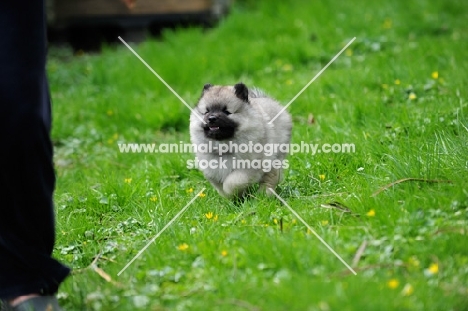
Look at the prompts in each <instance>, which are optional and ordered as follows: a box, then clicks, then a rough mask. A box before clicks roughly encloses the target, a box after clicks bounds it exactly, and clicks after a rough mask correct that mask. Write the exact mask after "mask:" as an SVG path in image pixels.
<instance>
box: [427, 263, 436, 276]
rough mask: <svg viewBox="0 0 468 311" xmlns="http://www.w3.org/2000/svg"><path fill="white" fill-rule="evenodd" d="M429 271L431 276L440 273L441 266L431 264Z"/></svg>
mask: <svg viewBox="0 0 468 311" xmlns="http://www.w3.org/2000/svg"><path fill="white" fill-rule="evenodd" d="M427 271H428V272H430V273H431V274H437V273H439V264H438V263H431V265H430V266H429V268H428V269H427Z"/></svg>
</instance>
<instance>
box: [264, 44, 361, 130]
mask: <svg viewBox="0 0 468 311" xmlns="http://www.w3.org/2000/svg"><path fill="white" fill-rule="evenodd" d="M354 40H356V37H354V38H352V39H351V41H349V42H348V44H346V45H345V47H344V48H342V49H341V51H339V52H338V54H336V55H335V57H333V58H332V59H331V61H329V62H328V64H327V65H326V66H325V67H323V68H322V70H320V71H319V72H318V73H317V74H316V75H315V77H313V78H312V80H310V81H309V83H307V84H306V86H304V87H303V88H302V90H300V91H299V93H297V95H296V96H294V97H293V99H291V100H290V101H289V103H287V104H286V106H284V107H283V109H281V111H280V112H278V114H276V116H275V117H274V118H273V119H271V120H270V122H268V124H272V123H273V121H275V120H276V118H278V117H279V115H280V114H282V113H283V112H284V111H285V110H286V109H287V108H288V107H289V105H291V104H292V103H293V101H295V100H296V99H297V98H298V97H299V95H301V94H302V92H304V91H305V90H306V89H307V88H308V87H309V85H311V84H312V82H314V81H315V80H316V79H317V78H318V77H319V76H320V75H321V74H322V73H323V72H324V71H325V69H327V68H328V66H330V65H331V64H332V63H333V62H334V61H335V60H336V59H337V58H338V56H340V55H341V53H343V52H344V50H346V49H347V48H348V46H350V45H351V43H353V41H354Z"/></svg>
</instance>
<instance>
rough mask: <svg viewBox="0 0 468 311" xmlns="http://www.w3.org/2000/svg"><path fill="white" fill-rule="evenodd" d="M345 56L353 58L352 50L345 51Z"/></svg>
mask: <svg viewBox="0 0 468 311" xmlns="http://www.w3.org/2000/svg"><path fill="white" fill-rule="evenodd" d="M345 54H346V56H353V50H352V49H347V50H346V52H345Z"/></svg>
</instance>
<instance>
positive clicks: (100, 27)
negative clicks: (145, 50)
mask: <svg viewBox="0 0 468 311" xmlns="http://www.w3.org/2000/svg"><path fill="white" fill-rule="evenodd" d="M231 2H232V0H48V1H47V14H48V32H49V41H50V42H51V43H54V44H70V45H71V46H72V47H73V49H74V50H85V51H98V50H99V49H100V47H101V44H102V43H103V42H106V43H112V42H116V41H118V39H117V37H118V36H119V35H120V36H125V40H126V41H129V42H140V41H143V40H144V39H145V37H146V36H147V35H152V36H158V35H159V34H160V32H161V30H162V29H164V28H174V27H186V26H193V25H200V26H203V27H210V26H212V25H214V24H215V23H216V22H217V21H218V20H219V19H220V18H222V17H223V16H224V15H225V14H227V13H228V11H229V8H230V6H231Z"/></svg>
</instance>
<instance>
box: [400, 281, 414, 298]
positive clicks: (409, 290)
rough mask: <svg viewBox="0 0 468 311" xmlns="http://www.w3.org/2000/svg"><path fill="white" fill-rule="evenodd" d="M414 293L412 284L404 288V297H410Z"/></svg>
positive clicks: (402, 292)
mask: <svg viewBox="0 0 468 311" xmlns="http://www.w3.org/2000/svg"><path fill="white" fill-rule="evenodd" d="M413 292H414V287H413V286H412V285H411V284H408V283H407V284H406V285H405V287H403V290H402V291H401V294H402V295H403V296H409V295H411V294H412V293H413Z"/></svg>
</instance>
